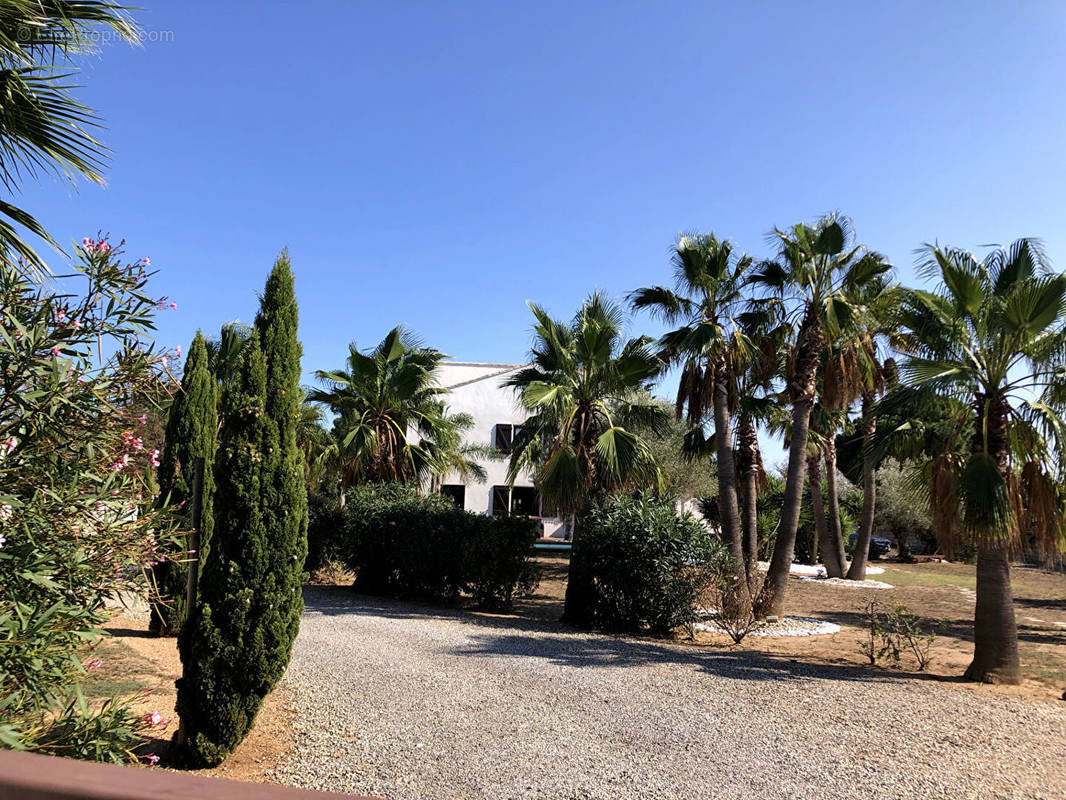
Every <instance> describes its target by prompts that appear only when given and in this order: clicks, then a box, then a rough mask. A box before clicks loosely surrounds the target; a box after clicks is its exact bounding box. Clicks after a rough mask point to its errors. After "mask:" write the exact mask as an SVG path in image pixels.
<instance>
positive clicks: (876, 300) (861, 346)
mask: <svg viewBox="0 0 1066 800" xmlns="http://www.w3.org/2000/svg"><path fill="white" fill-rule="evenodd" d="M858 292H859V293H860V295H861V296H860V297H859V298H858V303H859V304H861V305H862V306H863V307H864V308H865V311H866V313H864V314H863V316H862V318H861V320H860V324H859V326H858V327H857V330H856V333H855V335H853V336H851V337H849V338H848V339H847V340H846V342H845V343H844V344H843V345H842V346H841V348H840V349H842V350H844V351H845V352H848V353H849V355H848V356H846V358H847V359H848V360H850V361H852V362H853V363H854V364H856V366H857V367H858V369H857V376H858V379H859V380H858V387H857V388H858V394H859V400H860V402H861V406H860V416H859V427H860V431H859V433H860V436H861V437H862V443H863V447H862V449H863V456H862V513H861V516H860V518H859V530H858V535H857V536H856V537H855V548H854V550H853V551H852V554H851V565H850V566H849V567H848V572H847V575H845V577H846V578H847V579H848V580H853V581H861V580H865V579H866V562H867V559H868V557H869V553H870V541H871V540H872V539H873V532H874V514H875V512H876V502H877V480H876V475H875V469H876V463H875V461H874V460H873V459H872V458H871V457H870V455H871V453H870V451H871V448H872V446H873V441H874V436H875V435H876V433H877V416H876V414H875V413H874V410H873V409H874V403H875V402H876V401H877V398H878V396H880V395H881V394H882V393H884V391H885V389H886V387H887V386H888V385H889V384H890V383H891V382H892V381H894V379H895V374H896V367H895V362H894V361H893V360H892V359H888V358H885V357H884V355H883V352H882V341H883V340H884V339H885V338H887V337H888V336H889V335H890V334H891V333H893V332H894V330H895V324H896V320H895V315H896V311H897V308H898V302H899V290H898V287H895V286H893V285H891V284H890V283H889V282H888V281H886V280H884V279H878V280H873V281H869V282H868V283H867V284H866V285H865V286H862V287H859V289H858ZM849 394H850V393H849ZM835 444H836V442H835V438H834V451H835V449H836V448H835Z"/></svg>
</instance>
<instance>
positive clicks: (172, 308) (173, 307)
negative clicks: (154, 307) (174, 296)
mask: <svg viewBox="0 0 1066 800" xmlns="http://www.w3.org/2000/svg"><path fill="white" fill-rule="evenodd" d="M167 308H169V309H170V310H171V311H177V310H178V304H177V303H171V304H170V305H168V306H167Z"/></svg>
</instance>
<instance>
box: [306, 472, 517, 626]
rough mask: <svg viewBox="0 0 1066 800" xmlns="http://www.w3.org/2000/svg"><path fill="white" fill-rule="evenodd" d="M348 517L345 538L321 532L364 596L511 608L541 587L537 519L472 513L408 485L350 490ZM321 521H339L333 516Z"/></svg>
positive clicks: (325, 544)
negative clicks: (464, 599)
mask: <svg viewBox="0 0 1066 800" xmlns="http://www.w3.org/2000/svg"><path fill="white" fill-rule="evenodd" d="M341 516H342V517H343V527H342V529H341V533H340V535H337V533H336V528H334V529H333V532H332V533H331V532H330V531H328V530H319V531H317V534H318V541H319V543H320V544H319V546H320V547H322V548H331V549H334V550H336V551H337V552H338V553H339V554H340V556H341V558H342V559H343V560H344V562H345V564H346V565H347V566H348V568H349V569H350V570H351V571H352V572H353V573H354V574H355V576H356V578H355V589H356V590H357V591H360V592H365V593H367V594H395V595H400V596H408V597H422V598H427V599H431V600H436V601H441V602H456V601H457V600H458V599H459V597H460V596H461V595H462V594H463V593H464V592H465V593H469V594H470V595H472V596H473V598H474V601H475V602H476V603H477V604H478V605H480V606H483V607H486V608H493V609H505V608H507V607H509V606H510V604H511V602H512V601H513V600H514V598H515V597H516V596H517V595H518V594H520V593H523V592H528V591H531V590H532V588H533V587H534V586H536V582H537V581H536V571H535V566H534V565H533V563H532V562H531V560H530V556H531V555H532V553H533V542H534V541H536V538H537V530H536V525H535V523H534V522H533V521H531V520H528V519H524V518H521V517H512V518H497V517H486V516H483V515H480V514H472V513H470V512H469V511H463V510H461V509H457V508H456V507H455V506H454V505H453V504H452V502H451V501H450V500H448V499H447V498H445V497H442V496H440V495H438V494H429V495H425V496H420V495H419V494H418V492H417V491H416V490H415V489H414V488H413V487H410V486H405V485H401V484H381V485H370V486H364V487H361V488H359V489H356V490H353V491H350V492H349V493H348V499H347V505H346V507H345V509H344V511H343V512H342V514H341ZM318 521H319V523H320V524H322V526H323V527H325V526H327V525H330V524H332V518H331V517H330V515H329V514H323V515H321V516H320V517H319V519H318Z"/></svg>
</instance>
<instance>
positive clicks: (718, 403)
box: [630, 233, 756, 609]
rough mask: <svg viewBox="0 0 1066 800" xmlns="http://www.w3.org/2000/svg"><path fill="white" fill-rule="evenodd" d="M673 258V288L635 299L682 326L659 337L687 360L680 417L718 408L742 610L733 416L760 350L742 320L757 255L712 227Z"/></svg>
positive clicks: (696, 419)
mask: <svg viewBox="0 0 1066 800" xmlns="http://www.w3.org/2000/svg"><path fill="white" fill-rule="evenodd" d="M671 260H672V262H673V266H674V284H675V290H674V291H672V290H670V289H668V288H665V287H663V286H653V287H650V288H646V289H638V290H637V291H635V292H633V293H632V294H631V295H630V302H631V303H632V305H633V307H634V308H638V309H640V308H643V309H649V310H651V311H652V312H653V313H654V314H655V315H656V316H658V317H659V318H660V319H662V320H663V321H664V322H666V323H667V324H668V325H679V327H677V328H676V329H674V330H672V331H670V332H668V333H666V334H665V335H664V336H663V337H662V338H661V339H660V345H661V347H662V355H663V358H664V359H665V360H666V361H668V362H669V363H674V364H680V365H681V379H680V383H679V385H678V392H677V414H678V416H681V415H682V413H684V412H685V410H686V408H687V416H688V422H689V424H690V425H691V426H693V427H699V426H701V425H702V424H703V420H704V418H705V417H706V415H707V412H708V411H711V412H712V414H713V420H714V438H715V455H716V458H717V461H718V505H719V523H720V525H721V527H722V533H723V535H724V538H725V540H726V542H727V543H728V544H729V550H730V555H731V558H732V568H733V584H734V586H735V592H736V598H735V600H736V602H737V603H738V604H739V606H740V608H742V609H744V608H747V607H750V603H751V594H750V587H749V585H748V575H749V569H748V555H747V554H746V553H745V545H744V541H745V537H744V526H743V524H742V523H741V519H740V511H739V504H738V500H737V471H736V464H735V460H734V452H733V441H732V436H733V432H732V416H731V414H732V411H733V410H734V408H735V406H736V398H737V375H738V373H739V372H741V371H742V370H743V369H744V366H745V364H746V363H747V362H749V361H752V360H754V354H755V352H756V350H755V347H754V346H753V344H752V342H751V340H750V339H749V338H748V336H747V334H746V332H745V330H744V328H743V326H742V325H741V323H740V321H739V320H738V315H739V314H740V312H741V309H742V306H743V304H744V303H745V302H746V298H745V295H744V285H745V274H746V272H747V270H748V269H749V268H750V267H751V265H752V260H751V258H749V257H748V256H741V255H738V254H737V253H735V252H734V250H733V244H732V243H731V242H730V241H729V240H721V239H718V237H716V236H715V235H714V234H713V233H711V234H694V235H691V236H681V237H680V238H679V239H678V242H677V245H676V246H675V247H674V252H673V255H672V258H671ZM748 444H749V445H750V442H749V443H748Z"/></svg>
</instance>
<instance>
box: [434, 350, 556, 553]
mask: <svg viewBox="0 0 1066 800" xmlns="http://www.w3.org/2000/svg"><path fill="white" fill-rule="evenodd" d="M522 366H523V365H521V364H481V363H473V362H466V361H445V362H443V363H441V365H440V366H439V368H438V372H437V375H438V380H439V381H440V384H441V385H442V386H444V387H446V388H447V389H448V390H449V394H448V400H447V402H448V410H449V412H451V413H453V414H456V413H463V414H469V415H470V417H471V418H472V419H473V420H474V424H473V427H471V428H470V430H468V431H467V433H466V440H467V443H468V444H477V445H486V446H491V447H495V448H497V449H498V450H500V451H502V452H504V453H507V452H508V451H509V450H510V445H511V442H512V440H513V439H514V435H515V433H516V431H517V430H518V429H520V428H521V426H522V422H523V421H524V420H525V417H526V414H525V412H524V411H523V410H522V409H521V408H520V406H519V404H518V400H517V397H516V395H515V391H514V389H512V388H510V387H507V386H504V381H506V380H507V379H508V378H509V377H510V376H511V375H512V374H513V373H514V372H515V371H516V370H518V369H520V368H521V367H522ZM478 463H480V464H481V466H482V467H483V468H484V469H485V473H486V475H487V479H486V481H485V482H484V483H478V482H476V481H474V480H468V481H463V480H462V479H461V478H460V477H459V476H457V475H455V474H454V473H450V474H448V475H446V476H445V477H444V478H443V479H442V480H441V485H440V493H441V494H443V495H445V496H447V497H450V498H451V499H452V500H453V501H454V502H455V504H456V505H458V506H459V507H460V508H464V509H466V510H467V511H473V512H475V513H478V514H497V515H504V514H522V515H525V516H530V517H535V518H537V519H539V520H540V521H541V523H542V524H543V526H544V532H543V534H542V535H543V536H546V537H550V538H565V537H566V535H567V530H568V529H567V526H566V524H565V523H564V521H563V520H561V519H559V518H558V517H554V516H551V515H546V514H545V512H544V509H543V507H542V505H541V500H540V495H539V493H538V492H537V489H536V487H535V486H534V485H533V480H532V476H530V475H521V476H519V477H518V479H516V480H515V482H514V486H509V485H508V482H507V460H506V458H503V459H499V460H493V459H479V460H478Z"/></svg>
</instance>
